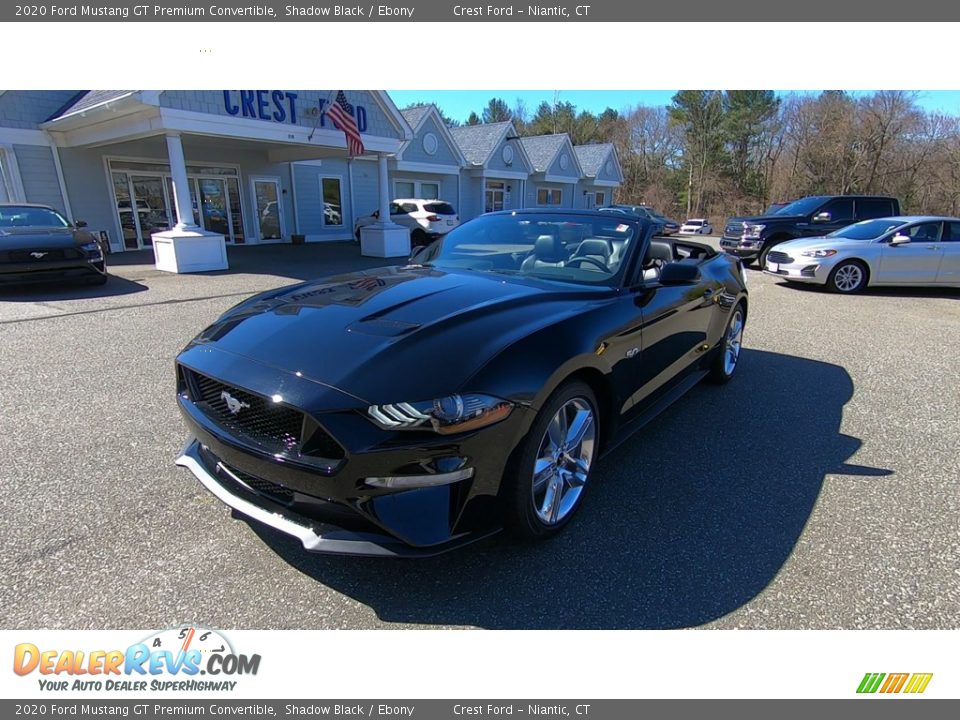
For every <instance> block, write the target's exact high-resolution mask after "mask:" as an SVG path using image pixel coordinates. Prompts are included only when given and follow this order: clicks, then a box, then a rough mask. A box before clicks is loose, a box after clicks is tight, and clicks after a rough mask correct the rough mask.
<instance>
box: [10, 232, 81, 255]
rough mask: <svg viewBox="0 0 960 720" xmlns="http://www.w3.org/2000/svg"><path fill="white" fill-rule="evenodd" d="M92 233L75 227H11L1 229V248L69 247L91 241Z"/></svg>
mask: <svg viewBox="0 0 960 720" xmlns="http://www.w3.org/2000/svg"><path fill="white" fill-rule="evenodd" d="M92 239H93V236H92V235H90V233H87V232H83V231H81V230H75V229H74V228H42V227H11V228H2V229H0V250H17V249H19V248H68V247H74V246H76V245H78V244H81V243H85V242H90V241H91V240H92Z"/></svg>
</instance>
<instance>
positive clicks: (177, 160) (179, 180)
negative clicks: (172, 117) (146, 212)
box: [167, 133, 197, 228]
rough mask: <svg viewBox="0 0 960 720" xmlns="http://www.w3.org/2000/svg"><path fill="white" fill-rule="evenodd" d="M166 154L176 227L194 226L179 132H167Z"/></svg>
mask: <svg viewBox="0 0 960 720" xmlns="http://www.w3.org/2000/svg"><path fill="white" fill-rule="evenodd" d="M167 156H168V157H169V159H170V175H171V176H172V179H173V194H174V204H175V205H176V208H177V227H178V228H187V227H188V228H195V227H197V221H196V219H195V218H194V216H193V200H192V199H191V198H190V181H189V180H188V179H187V161H186V159H185V158H184V156H183V143H181V142H180V134H179V133H167Z"/></svg>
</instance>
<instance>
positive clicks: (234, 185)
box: [227, 178, 246, 245]
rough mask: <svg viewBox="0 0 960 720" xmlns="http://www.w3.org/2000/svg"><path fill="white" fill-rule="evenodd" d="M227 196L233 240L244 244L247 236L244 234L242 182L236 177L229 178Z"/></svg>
mask: <svg viewBox="0 0 960 720" xmlns="http://www.w3.org/2000/svg"><path fill="white" fill-rule="evenodd" d="M227 197H228V198H229V206H230V228H231V231H232V232H233V241H234V242H235V243H239V244H241V245H242V244H243V243H245V242H246V238H245V236H244V234H243V208H242V207H241V205H240V183H239V182H238V181H237V179H236V178H227Z"/></svg>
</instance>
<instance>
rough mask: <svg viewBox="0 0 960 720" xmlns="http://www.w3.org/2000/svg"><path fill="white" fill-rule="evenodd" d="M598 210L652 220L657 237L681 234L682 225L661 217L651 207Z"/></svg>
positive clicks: (622, 207)
mask: <svg viewBox="0 0 960 720" xmlns="http://www.w3.org/2000/svg"><path fill="white" fill-rule="evenodd" d="M598 209H599V210H601V211H603V212H619V213H629V214H631V215H636V216H638V217H641V218H645V219H647V220H650V221H651V222H652V223H653V226H654V234H655V235H662V236H664V237H669V236H670V235H675V234H677V233H678V232H680V223H678V222H677V221H676V220H671V219H670V218H668V217H665V216H664V215H661V214H660V213H658V212H657V211H656V210H654V209H653V208H652V207H650V206H649V205H626V204H621V205H607V206H606V207H602V208H598Z"/></svg>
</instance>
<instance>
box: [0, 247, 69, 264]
mask: <svg viewBox="0 0 960 720" xmlns="http://www.w3.org/2000/svg"><path fill="white" fill-rule="evenodd" d="M31 253H35V254H36V255H39V256H40V257H34V256H33V255H32V254H31ZM80 257H82V253H81V252H80V251H79V250H75V249H67V248H49V249H47V248H37V249H35V250H10V251H9V252H8V253H7V260H8V261H9V262H15V263H24V262H58V261H61V260H76V259H78V258H80Z"/></svg>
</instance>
